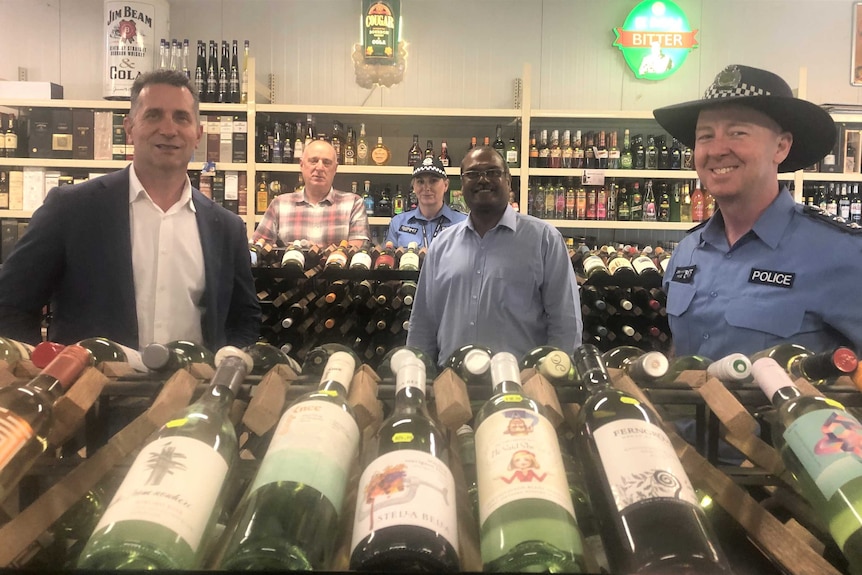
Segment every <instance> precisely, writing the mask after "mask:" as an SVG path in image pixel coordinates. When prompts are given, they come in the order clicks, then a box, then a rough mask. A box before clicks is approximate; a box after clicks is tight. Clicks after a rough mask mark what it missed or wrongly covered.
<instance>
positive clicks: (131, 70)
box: [102, 0, 169, 100]
mask: <svg viewBox="0 0 862 575" xmlns="http://www.w3.org/2000/svg"><path fill="white" fill-rule="evenodd" d="M168 10H169V7H168V4H167V2H166V1H164V0H149V1H146V2H111V1H107V0H106V2H105V20H104V21H105V68H104V71H103V79H102V96H103V97H104V98H106V99H108V100H128V99H129V98H130V97H131V92H132V83H133V82H134V81H135V78H137V77H138V76H140V75H141V74H143V73H144V72H149V71H151V70H152V69H153V65H154V60H155V58H156V56H157V53H158V50H156V45H157V44H156V39H157V38H160V37H162V36H159V35H158V34H159V33H162V34H163V35H166V33H167V22H168Z"/></svg>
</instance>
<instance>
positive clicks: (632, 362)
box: [602, 345, 669, 384]
mask: <svg viewBox="0 0 862 575" xmlns="http://www.w3.org/2000/svg"><path fill="white" fill-rule="evenodd" d="M602 360H603V361H604V362H605V365H607V366H608V367H613V368H615V369H621V370H623V371H624V372H626V374H627V375H628V376H629V377H631V378H632V379H633V380H634V381H636V382H637V383H640V384H643V383H649V382H652V381H655V380H657V379H659V378H661V377H663V376H664V375H665V374H666V373H667V369H668V367H669V362H668V360H667V357H666V356H665V355H664V354H663V353H661V352H660V351H644V350H642V349H640V348H639V347H634V346H631V345H621V346H619V347H615V348H613V349H610V350H608V351H606V352H605V353H604V354H602Z"/></svg>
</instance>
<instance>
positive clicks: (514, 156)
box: [506, 129, 519, 168]
mask: <svg viewBox="0 0 862 575" xmlns="http://www.w3.org/2000/svg"><path fill="white" fill-rule="evenodd" d="M516 136H517V129H515V130H514V133H513V134H512V137H511V138H509V146H508V147H507V148H506V165H507V166H509V168H517V167H519V159H518V141H517V140H516V139H515V138H516Z"/></svg>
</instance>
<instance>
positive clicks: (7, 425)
mask: <svg viewBox="0 0 862 575" xmlns="http://www.w3.org/2000/svg"><path fill="white" fill-rule="evenodd" d="M34 435H35V434H34V433H33V428H32V427H30V424H29V423H27V421H25V420H24V419H22V418H20V417H19V416H18V415H16V414H15V413H14V412H12V411H9V410H8V409H6V408H5V407H0V470H2V469H3V468H4V467H6V465H7V464H8V463H9V462H10V461H12V458H13V457H15V455H16V454H17V453H18V452H19V451H21V448H23V447H24V446H25V445H26V444H27V442H28V441H30V440H31V439H33V436H34Z"/></svg>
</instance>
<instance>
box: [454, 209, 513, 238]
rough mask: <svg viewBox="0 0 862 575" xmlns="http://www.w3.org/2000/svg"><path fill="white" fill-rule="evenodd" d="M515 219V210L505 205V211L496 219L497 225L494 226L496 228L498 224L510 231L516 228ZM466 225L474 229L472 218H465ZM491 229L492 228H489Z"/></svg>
mask: <svg viewBox="0 0 862 575" xmlns="http://www.w3.org/2000/svg"><path fill="white" fill-rule="evenodd" d="M517 220H518V218H517V214H516V213H515V210H514V209H512V206H510V205H507V206H506V211H504V212H503V216H502V217H501V218H500V221H498V222H497V225H496V226H494V227H495V228H496V227H499V226H505V227H507V228H509V229H510V230H512V231H516V230H517V228H518V223H517ZM467 227H468V228H470V229H471V230H473V231H474V232H475V231H476V228H475V227H474V226H473V219H472V218H470V217H468V218H467ZM491 229H493V228H491Z"/></svg>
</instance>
